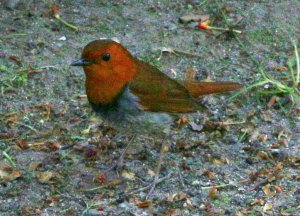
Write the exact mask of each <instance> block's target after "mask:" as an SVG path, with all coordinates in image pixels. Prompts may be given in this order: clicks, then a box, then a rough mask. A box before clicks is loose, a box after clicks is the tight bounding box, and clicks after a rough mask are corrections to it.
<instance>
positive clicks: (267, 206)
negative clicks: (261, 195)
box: [263, 202, 273, 212]
mask: <svg viewBox="0 0 300 216" xmlns="http://www.w3.org/2000/svg"><path fill="white" fill-rule="evenodd" d="M272 208H273V205H272V203H270V202H268V203H266V204H265V205H264V208H263V212H267V211H270V210H272Z"/></svg>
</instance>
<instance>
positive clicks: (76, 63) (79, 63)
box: [71, 58, 93, 66]
mask: <svg viewBox="0 0 300 216" xmlns="http://www.w3.org/2000/svg"><path fill="white" fill-rule="evenodd" d="M91 64H93V62H91V61H87V60H85V59H83V58H81V59H78V60H76V61H73V62H72V63H71V66H87V65H91Z"/></svg>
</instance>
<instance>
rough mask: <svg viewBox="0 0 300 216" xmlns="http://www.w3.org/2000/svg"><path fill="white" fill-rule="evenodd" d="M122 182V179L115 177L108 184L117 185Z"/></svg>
mask: <svg viewBox="0 0 300 216" xmlns="http://www.w3.org/2000/svg"><path fill="white" fill-rule="evenodd" d="M121 183H122V180H121V179H119V178H118V179H113V180H111V181H110V182H109V183H108V185H109V186H115V185H119V184H121Z"/></svg>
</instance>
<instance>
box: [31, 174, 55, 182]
mask: <svg viewBox="0 0 300 216" xmlns="http://www.w3.org/2000/svg"><path fill="white" fill-rule="evenodd" d="M35 176H36V177H37V179H38V181H39V182H40V183H43V184H44V183H52V182H51V181H50V180H51V178H52V177H53V172H50V171H45V172H36V173H35Z"/></svg>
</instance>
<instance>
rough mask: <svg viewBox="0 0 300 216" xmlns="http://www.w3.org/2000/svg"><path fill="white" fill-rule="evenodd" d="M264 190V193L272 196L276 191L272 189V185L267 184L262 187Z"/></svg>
mask: <svg viewBox="0 0 300 216" xmlns="http://www.w3.org/2000/svg"><path fill="white" fill-rule="evenodd" d="M262 190H263V191H264V193H265V194H266V195H267V196H268V197H270V196H274V195H275V194H276V193H275V192H272V191H271V185H270V184H267V185H265V186H263V187H262Z"/></svg>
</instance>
